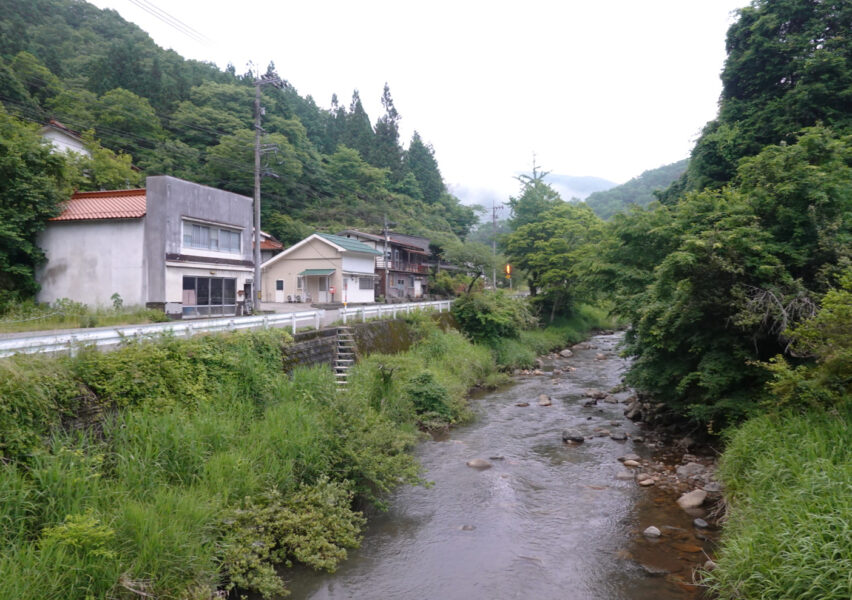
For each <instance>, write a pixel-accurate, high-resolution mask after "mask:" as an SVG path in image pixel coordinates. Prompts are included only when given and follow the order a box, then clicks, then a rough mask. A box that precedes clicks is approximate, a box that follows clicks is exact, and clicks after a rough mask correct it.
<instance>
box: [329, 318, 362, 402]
mask: <svg viewBox="0 0 852 600" xmlns="http://www.w3.org/2000/svg"><path fill="white" fill-rule="evenodd" d="M356 350H357V347H356V346H355V336H354V335H352V328H351V327H338V328H337V353H336V355H335V357H334V377H335V378H336V379H337V389H339V390H345V389H346V383H347V381H348V379H349V369H350V367H352V365H354V364H355V359H356V355H355V352H356Z"/></svg>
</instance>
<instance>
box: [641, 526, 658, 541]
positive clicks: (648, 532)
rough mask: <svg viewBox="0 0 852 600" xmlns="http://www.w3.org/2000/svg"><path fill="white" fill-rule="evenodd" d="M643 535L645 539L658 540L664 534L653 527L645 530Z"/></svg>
mask: <svg viewBox="0 0 852 600" xmlns="http://www.w3.org/2000/svg"><path fill="white" fill-rule="evenodd" d="M642 535H644V536H645V537H650V538H658V537H660V536H661V535H662V533H660V530H659V529H657V528H656V527H654V526H653V525H651V526H650V527H648V528H647V529H645V531H643V532H642Z"/></svg>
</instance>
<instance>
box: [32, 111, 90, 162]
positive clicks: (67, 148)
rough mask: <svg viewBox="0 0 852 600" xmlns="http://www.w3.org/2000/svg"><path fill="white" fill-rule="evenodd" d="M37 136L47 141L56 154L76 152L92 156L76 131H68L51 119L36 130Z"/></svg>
mask: <svg viewBox="0 0 852 600" xmlns="http://www.w3.org/2000/svg"><path fill="white" fill-rule="evenodd" d="M38 133H39V135H41V137H43V138H45V139H46V140H49V141H50V143H51V144H53V147H54V148H56V150H57V151H58V152H76V153H77V154H84V155H86V156H92V155H91V153H90V152H89V151H88V150H87V149H86V146H85V145H84V144H83V138H81V137H80V134H79V133H77V132H76V131H73V130H71V129H68V128H67V127H66V126H65V125H63V124H62V123H60V122H59V121H56V120H54V119H51V120H50V121H49V122H48V123H47V125H45V126H44V127H42V128H41V129H39V130H38Z"/></svg>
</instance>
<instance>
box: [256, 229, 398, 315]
mask: <svg viewBox="0 0 852 600" xmlns="http://www.w3.org/2000/svg"><path fill="white" fill-rule="evenodd" d="M376 256H381V252H379V251H378V250H376V249H374V248H371V247H370V246H368V245H366V244H364V243H362V242H359V241H357V240H353V239H350V238H346V237H342V236H339V235H332V234H330V233H319V232H318V233H314V234H312V235H310V236H308V237H306V238H305V239H303V240H302V241H301V242H299V243H297V244H294V245H293V246H290V247H289V248H287V249H286V250H284V251H283V252H281V253H279V254H277V255H275V256H273V257H272V258H270V259H269V260H267V261H266V262H265V263H263V264H262V265H261V272H262V275H261V277H262V286H261V289H262V290H263V302H277V303H282V302H285V303H286V302H301V303H309V304H310V303H320V304H326V303H339V304H364V303H369V302H375V301H376V296H375V292H374V289H375V281H374V280H375V278H376Z"/></svg>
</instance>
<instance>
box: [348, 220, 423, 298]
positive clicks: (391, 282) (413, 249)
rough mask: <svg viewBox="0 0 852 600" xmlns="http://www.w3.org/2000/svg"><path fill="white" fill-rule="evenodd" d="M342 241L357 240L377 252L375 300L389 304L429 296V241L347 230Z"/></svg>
mask: <svg viewBox="0 0 852 600" xmlns="http://www.w3.org/2000/svg"><path fill="white" fill-rule="evenodd" d="M339 235H340V236H342V237H347V238H350V239H353V240H358V241H360V242H361V243H363V244H367V245H369V246H371V247H372V248H374V249H376V250H377V251H378V254H379V256H377V257H376V275H377V277H376V296H382V297H383V298H385V300H387V301H394V300H397V301H399V300H416V299H417V298H422V297H423V296H424V295H425V294H426V292H427V282H428V279H429V271H430V264H429V256H430V253H429V240H428V239H427V238H423V237H418V236H408V235H402V234H396V233H388V234H386V235H377V234H372V233H365V232H363V231H356V230H354V229H347V230H345V231H342V232H340V234H339Z"/></svg>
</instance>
